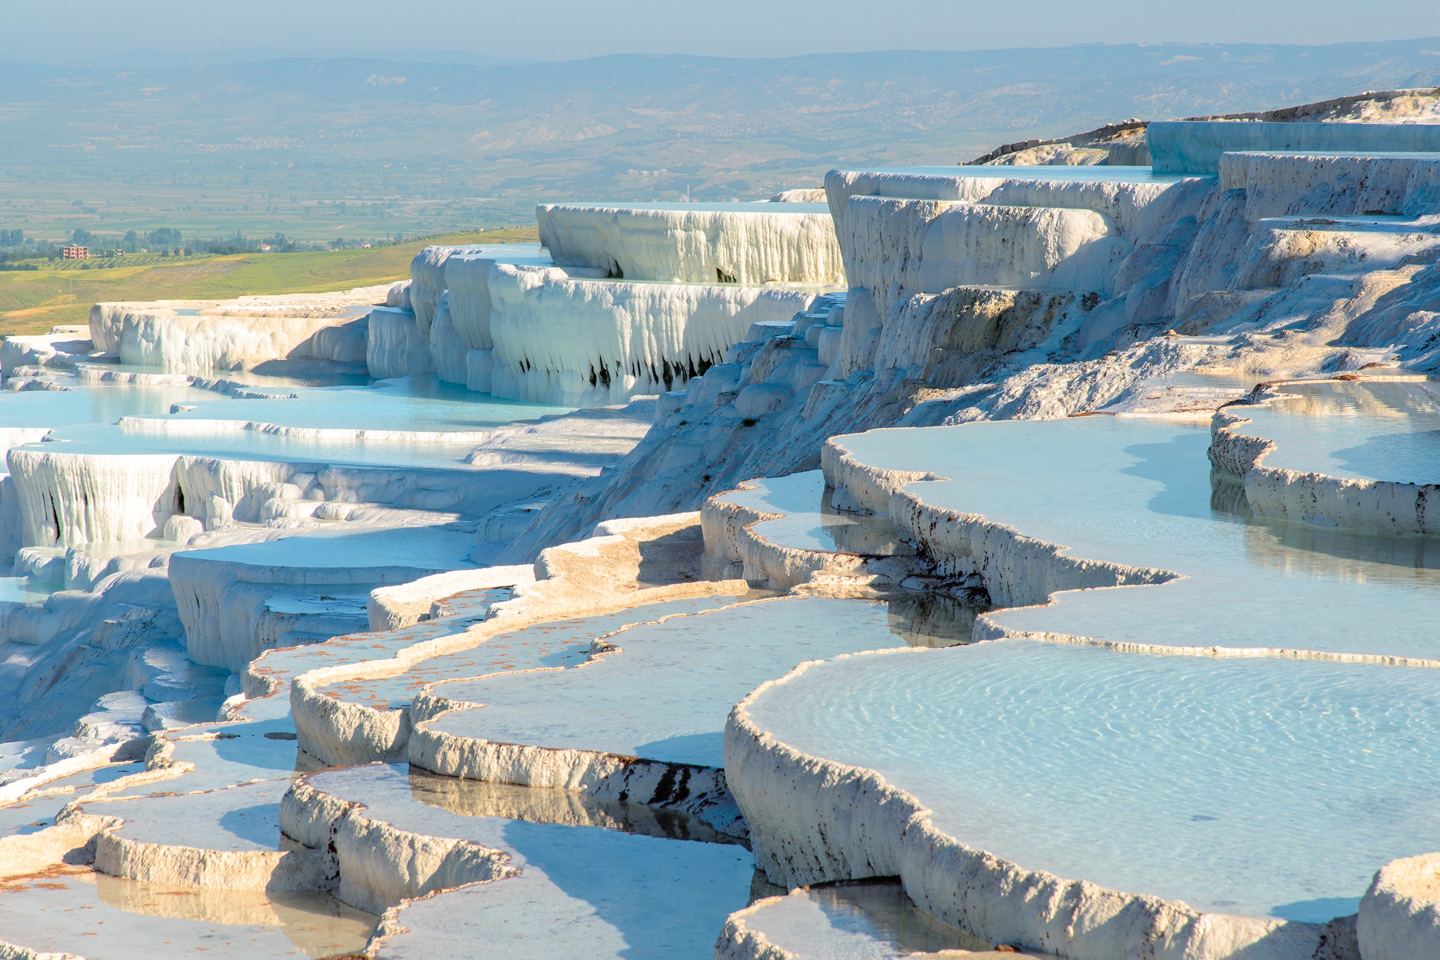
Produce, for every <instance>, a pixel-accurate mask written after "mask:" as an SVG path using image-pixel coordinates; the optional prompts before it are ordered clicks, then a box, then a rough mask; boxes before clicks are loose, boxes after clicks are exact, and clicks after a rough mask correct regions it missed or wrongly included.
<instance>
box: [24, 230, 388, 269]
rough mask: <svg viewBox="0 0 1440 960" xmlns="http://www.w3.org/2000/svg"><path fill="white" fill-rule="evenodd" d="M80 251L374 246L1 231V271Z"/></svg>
mask: <svg viewBox="0 0 1440 960" xmlns="http://www.w3.org/2000/svg"><path fill="white" fill-rule="evenodd" d="M403 242H404V238H403V237H402V236H401V235H400V234H396V235H394V236H393V237H387V238H386V239H385V240H383V241H382V240H376V241H374V243H375V244H376V245H381V244H391V243H403ZM70 245H74V246H80V247H88V248H90V256H91V257H100V256H103V255H104V254H105V251H119V252H120V253H126V254H132V253H159V254H160V255H162V256H172V255H178V254H182V253H188V254H194V253H210V254H217V255H222V256H223V255H226V254H236V253H295V252H297V251H301V250H353V249H356V248H360V247H368V246H371V241H369V240H347V239H345V238H344V237H337V238H335V239H334V240H328V241H327V240H318V241H305V240H293V239H291V238H289V237H287V236H285V234H283V233H279V232H276V233H275V234H274V235H273V236H269V237H247V236H244V235H243V234H242V233H240V231H239V230H236V231H235V233H234V234H233V235H232V236H229V237H224V238H216V239H210V240H198V239H192V240H189V241H185V240H184V239H183V238H182V236H181V234H180V231H179V230H177V229H175V228H174V227H157V228H155V229H154V230H146V231H144V232H143V233H142V232H140V231H137V230H130V231H128V232H127V233H126V234H125V235H124V236H123V237H118V238H117V237H116V236H115V235H114V234H110V235H108V236H106V235H96V234H94V233H92V232H91V231H89V230H86V229H85V228H84V227H76V228H75V229H74V230H72V231H71V232H70V236H69V238H68V239H66V240H63V241H61V242H59V243H56V242H54V241H51V240H41V239H38V238H34V237H31V238H27V237H26V236H25V231H24V230H23V229H12V228H5V229H0V269H5V270H16V269H26V270H30V269H38V267H37V265H35V264H33V263H30V264H26V263H20V261H31V260H41V259H49V260H54V259H58V258H59V257H60V251H61V248H62V247H66V246H70Z"/></svg>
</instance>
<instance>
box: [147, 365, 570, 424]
mask: <svg viewBox="0 0 1440 960" xmlns="http://www.w3.org/2000/svg"><path fill="white" fill-rule="evenodd" d="M260 392H270V393H272V396H271V397H268V398H264V399H253V398H243V399H218V400H217V399H214V395H213V394H210V395H209V396H210V398H211V399H209V400H208V401H207V402H205V403H202V404H198V405H196V406H195V407H194V408H193V409H185V410H181V411H178V412H177V413H176V414H175V416H174V419H179V420H246V421H252V422H256V423H271V424H277V425H279V426H285V427H311V428H321V429H331V430H335V429H352V430H387V431H402V432H407V433H437V432H464V431H473V430H477V429H483V428H485V427H497V426H502V425H504V424H507V423H512V422H514V421H516V420H534V419H538V418H540V417H547V416H556V415H559V414H562V413H569V412H570V410H571V408H570V407H555V406H547V405H543V404H533V403H522V402H520V401H518V400H501V399H498V398H496V397H491V396H490V395H489V394H482V393H473V392H471V391H469V390H466V389H465V388H464V387H462V386H457V385H455V384H449V383H442V382H440V381H439V380H437V379H436V378H435V376H434V375H433V374H431V375H428V376H423V377H405V378H403V379H400V380H380V381H377V382H375V383H371V384H367V385H364V386H334V387H295V388H284V387H280V388H274V389H273V390H268V391H260Z"/></svg>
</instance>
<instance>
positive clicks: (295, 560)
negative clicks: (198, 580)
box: [175, 526, 475, 583]
mask: <svg viewBox="0 0 1440 960" xmlns="http://www.w3.org/2000/svg"><path fill="white" fill-rule="evenodd" d="M474 546H475V539H474V534H473V533H469V532H467V531H465V530H456V529H452V528H448V527H443V526H433V527H395V528H390V529H381V530H353V531H352V530H336V531H333V532H331V531H328V530H307V531H306V532H304V533H301V534H296V535H295V536H292V537H283V538H281V539H279V540H265V541H261V542H259V543H240V544H235V545H233V546H228V547H213V548H210V549H206V550H188V551H184V552H181V553H177V554H175V558H176V559H180V558H183V559H185V560H189V561H195V562H217V563H239V564H245V565H247V566H251V567H257V568H262V569H263V568H271V567H273V568H286V569H295V570H300V571H303V570H305V569H307V568H310V569H320V570H330V569H337V568H347V569H353V568H361V569H362V570H363V569H365V568H370V569H374V570H388V569H393V568H405V569H407V570H409V571H412V572H413V571H415V570H422V571H428V572H432V573H438V572H441V571H443V570H458V569H462V568H465V567H473V566H474V564H473V563H471V562H470V560H469V556H470V551H471V549H473V548H474ZM256 579H258V578H256ZM354 579H355V582H356V583H362V582H368V583H384V582H387V580H385V579H383V578H381V577H380V576H379V575H376V576H373V577H367V576H366V575H365V574H361V575H359V576H357V577H355V578H354ZM260 582H263V581H260ZM287 582H292V583H300V582H306V581H305V579H304V577H303V576H301V577H297V578H292V579H290V580H288V581H287ZM319 582H322V583H323V582H327V581H324V580H321V581H319Z"/></svg>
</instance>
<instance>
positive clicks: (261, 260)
mask: <svg viewBox="0 0 1440 960" xmlns="http://www.w3.org/2000/svg"><path fill="white" fill-rule="evenodd" d="M537 237H538V233H537V231H536V230H535V228H534V227H528V228H512V229H505V230H483V231H477V232H475V233H463V234H451V235H447V236H442V237H430V238H428V239H425V240H416V241H414V242H411V243H403V244H396V245H395V246H389V247H372V248H371V249H369V250H336V251H324V252H316V253H246V254H237V255H235V256H196V257H185V258H183V259H179V260H175V259H161V258H147V260H146V262H141V263H134V262H131V261H130V260H128V259H122V260H112V261H87V262H86V263H89V266H86V263H76V262H72V261H55V262H54V263H53V264H47V265H46V266H44V267H42V268H41V269H39V270H5V271H0V335H12V334H26V333H42V332H44V331H46V330H48V329H50V327H52V326H54V325H55V324H58V323H84V322H86V320H87V319H88V317H89V316H90V305H91V304H92V303H95V302H97V301H102V300H180V299H191V298H195V299H206V298H212V297H213V298H230V297H241V296H247V295H251V294H273V293H313V292H317V291H322V290H344V289H348V288H350V287H363V286H368V285H370V284H376V283H387V282H389V281H392V280H400V279H404V278H406V277H408V276H409V275H410V260H411V258H412V257H414V256H415V254H416V253H418V252H419V251H420V249H421V248H422V247H425V246H428V245H430V244H432V243H517V242H522V241H527V240H535V239H537ZM102 264H104V265H103V266H102Z"/></svg>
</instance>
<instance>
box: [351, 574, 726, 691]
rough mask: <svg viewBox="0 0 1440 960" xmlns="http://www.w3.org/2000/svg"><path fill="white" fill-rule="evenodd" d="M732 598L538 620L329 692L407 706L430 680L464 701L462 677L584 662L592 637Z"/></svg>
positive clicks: (464, 687) (720, 597) (722, 603)
mask: <svg viewBox="0 0 1440 960" xmlns="http://www.w3.org/2000/svg"><path fill="white" fill-rule="evenodd" d="M734 602H735V598H734V597H727V596H715V597H697V598H694V599H691V600H671V601H669V602H667V603H652V604H648V605H646V606H642V607H631V608H629V609H626V610H621V611H618V612H616V613H607V614H600V615H597V616H593V617H579V618H575V619H570V620H557V621H554V622H550V623H540V624H536V625H535V626H532V627H525V628H523V629H520V630H514V631H511V632H509V633H501V634H498V635H496V636H493V637H491V638H490V639H488V640H486V641H484V642H483V643H479V644H477V645H476V646H473V647H470V648H468V649H465V650H456V651H454V652H451V653H446V654H442V655H441V656H438V657H430V658H427V659H424V660H421V661H419V662H418V663H415V664H413V665H412V666H411V667H410V669H408V670H406V671H405V672H404V673H402V674H398V675H396V676H391V677H378V678H375V679H370V680H349V681H345V682H343V683H341V684H336V685H333V686H331V687H329V688H328V691H327V692H328V693H329V694H330V696H333V697H336V698H339V699H343V700H346V701H348V702H351V703H360V704H364V705H365V706H368V707H373V708H375V709H377V710H387V709H389V710H395V709H402V708H404V707H407V706H409V704H410V702H411V701H412V700H414V699H415V697H416V695H417V694H419V693H420V691H421V690H423V689H424V688H425V687H426V686H428V685H429V684H432V683H433V684H436V690H435V692H436V693H437V694H438V695H440V696H442V697H446V698H450V699H461V700H464V699H467V698H466V697H465V693H466V691H467V690H468V686H467V685H466V683H465V681H464V680H463V679H459V678H465V677H481V676H486V675H490V674H497V673H504V672H508V671H511V670H537V669H543V668H546V667H567V666H573V665H575V664H579V663H583V662H584V661H585V659H586V651H587V650H588V649H589V647H590V644H591V642H592V641H594V640H596V639H599V638H600V637H604V636H606V635H608V634H612V633H615V632H616V631H619V630H625V629H626V628H627V627H633V625H635V624H640V623H646V622H648V621H653V620H659V619H661V618H663V617H677V616H686V615H689V614H695V613H703V612H704V611H706V610H712V609H714V608H716V607H720V606H725V605H728V604H731V603H734Z"/></svg>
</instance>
